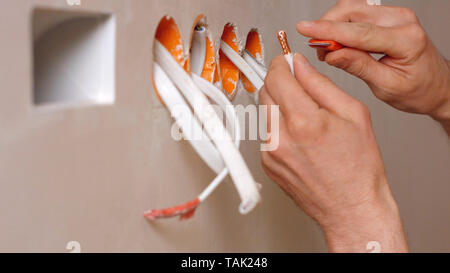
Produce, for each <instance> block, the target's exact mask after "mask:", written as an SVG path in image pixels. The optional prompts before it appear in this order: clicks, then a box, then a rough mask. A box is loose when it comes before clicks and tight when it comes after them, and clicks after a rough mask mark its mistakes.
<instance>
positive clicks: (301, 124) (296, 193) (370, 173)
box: [260, 54, 408, 252]
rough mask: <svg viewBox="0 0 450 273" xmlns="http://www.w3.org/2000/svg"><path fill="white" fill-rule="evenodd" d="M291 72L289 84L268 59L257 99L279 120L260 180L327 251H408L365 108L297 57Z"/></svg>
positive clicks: (277, 63) (278, 62)
mask: <svg viewBox="0 0 450 273" xmlns="http://www.w3.org/2000/svg"><path fill="white" fill-rule="evenodd" d="M294 68H295V77H294V76H293V75H292V74H291V71H290V68H289V65H288V64H287V62H286V61H285V59H284V57H283V56H280V57H277V58H275V59H274V60H273V61H272V64H271V66H270V69H269V72H268V75H267V77H266V80H265V86H264V87H263V88H262V90H261V93H260V101H261V104H263V105H267V106H269V105H279V106H280V112H281V114H280V122H279V124H280V132H279V137H280V139H279V142H278V143H279V144H280V146H279V147H278V149H277V150H275V151H273V152H263V153H262V162H263V168H264V170H265V172H266V173H267V174H268V176H269V177H270V178H271V179H273V180H274V181H276V182H277V183H278V184H279V185H280V186H281V187H282V188H283V189H284V190H285V191H286V192H287V193H288V194H289V195H290V196H291V197H292V199H293V200H294V201H295V202H296V203H297V204H298V205H299V206H300V207H301V208H302V209H303V210H304V211H305V212H306V213H307V214H308V215H310V216H311V217H312V218H314V219H315V220H316V221H317V222H318V223H319V224H320V226H321V227H322V229H323V231H324V232H325V235H326V238H327V242H328V246H329V249H330V251H342V252H366V245H367V243H368V242H370V241H378V242H380V244H381V247H382V251H385V252H405V251H408V248H407V244H406V241H405V237H404V234H403V229H402V225H401V221H400V217H399V212H398V209H397V205H396V203H395V201H394V199H393V197H392V195H391V191H390V188H389V185H388V182H387V179H386V175H385V170H384V165H383V161H382V159H381V155H380V151H379V149H378V145H377V142H376V139H375V136H374V133H373V129H372V123H371V119H370V114H369V111H368V109H367V107H366V106H365V105H364V104H362V103H361V102H360V101H358V100H356V99H354V98H352V97H351V96H349V95H347V94H346V93H345V92H343V91H342V90H341V89H339V88H338V87H337V86H336V85H334V84H333V83H332V82H331V81H330V80H329V79H328V78H326V77H325V76H323V75H322V74H320V73H318V72H317V71H316V70H315V68H313V67H312V66H311V65H310V64H309V62H308V61H307V60H306V59H305V58H304V57H303V56H302V55H300V54H296V55H295V56H294ZM268 108H269V109H270V107H268ZM270 117H271V114H270V113H268V122H270V119H269V118H270ZM267 128H271V126H270V124H268V126H267Z"/></svg>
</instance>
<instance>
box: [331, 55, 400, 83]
mask: <svg viewBox="0 0 450 273" xmlns="http://www.w3.org/2000/svg"><path fill="white" fill-rule="evenodd" d="M325 61H326V62H327V63H328V64H329V65H332V66H335V67H337V68H340V69H342V70H345V71H347V72H348V73H350V74H352V75H354V76H356V77H358V78H360V79H362V80H364V81H365V82H367V83H369V84H373V85H375V86H381V85H382V84H383V82H386V81H389V80H390V78H392V77H393V75H392V73H391V68H390V67H389V66H387V65H384V64H382V63H380V62H378V61H377V60H376V59H374V58H373V57H372V56H371V55H370V54H369V53H367V52H365V51H361V50H358V49H353V48H343V49H341V50H338V51H335V52H330V53H328V54H327V55H326V56H325Z"/></svg>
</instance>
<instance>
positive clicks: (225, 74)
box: [219, 23, 240, 99]
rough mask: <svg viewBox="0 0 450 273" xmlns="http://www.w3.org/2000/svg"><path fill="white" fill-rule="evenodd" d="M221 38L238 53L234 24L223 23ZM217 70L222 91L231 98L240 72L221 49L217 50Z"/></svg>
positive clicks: (233, 95)
mask: <svg viewBox="0 0 450 273" xmlns="http://www.w3.org/2000/svg"><path fill="white" fill-rule="evenodd" d="M221 39H222V41H224V42H225V43H227V44H228V45H229V46H230V47H231V48H232V49H233V50H234V51H236V52H237V53H239V39H238V35H237V27H236V26H235V25H234V24H231V23H228V24H226V25H225V27H224V29H223V33H222V38H221ZM219 70H220V71H219V72H220V79H221V81H222V88H223V91H224V92H225V94H227V95H228V97H229V98H230V99H233V98H234V97H235V96H236V92H237V87H238V82H239V73H240V72H239V69H238V68H237V67H236V66H235V65H234V64H233V62H231V61H230V59H228V57H227V56H225V54H224V53H223V52H222V50H219Z"/></svg>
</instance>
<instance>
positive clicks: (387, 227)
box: [322, 190, 408, 253]
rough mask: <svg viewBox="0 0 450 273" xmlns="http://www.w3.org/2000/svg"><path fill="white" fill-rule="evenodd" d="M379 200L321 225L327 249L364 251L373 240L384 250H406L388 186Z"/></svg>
mask: <svg viewBox="0 0 450 273" xmlns="http://www.w3.org/2000/svg"><path fill="white" fill-rule="evenodd" d="M386 193H387V194H386V195H385V196H384V197H383V198H382V199H380V200H379V201H376V202H373V203H372V204H368V205H367V206H363V207H359V208H357V209H356V210H354V211H352V212H349V213H348V214H346V215H345V216H343V217H341V219H340V220H339V221H337V222H336V223H331V224H330V223H329V224H326V225H324V226H322V228H323V230H324V232H325V236H326V240H327V245H328V249H329V251H330V252H338V253H339V252H345V253H349V252H350V253H355V252H356V253H367V252H371V251H372V250H374V251H377V249H372V247H368V244H369V242H375V244H376V245H378V246H379V247H380V249H379V251H380V252H384V253H386V252H387V253H399V252H400V253H402V252H408V245H407V242H406V238H405V234H404V231H403V226H402V223H401V219H400V214H399V211H398V208H397V204H396V203H395V201H394V199H393V198H392V195H391V193H390V190H387V191H386Z"/></svg>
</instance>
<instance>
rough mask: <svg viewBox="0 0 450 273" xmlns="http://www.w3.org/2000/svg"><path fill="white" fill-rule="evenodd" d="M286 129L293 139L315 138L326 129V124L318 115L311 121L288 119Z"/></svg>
mask: <svg viewBox="0 0 450 273" xmlns="http://www.w3.org/2000/svg"><path fill="white" fill-rule="evenodd" d="M287 129H288V131H289V133H290V135H292V136H293V137H294V138H300V139H309V138H316V137H318V136H320V135H322V134H323V132H324V131H325V129H326V123H325V122H324V119H323V117H322V115H318V116H316V117H315V118H311V119H305V118H297V119H289V120H288V121H287Z"/></svg>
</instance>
